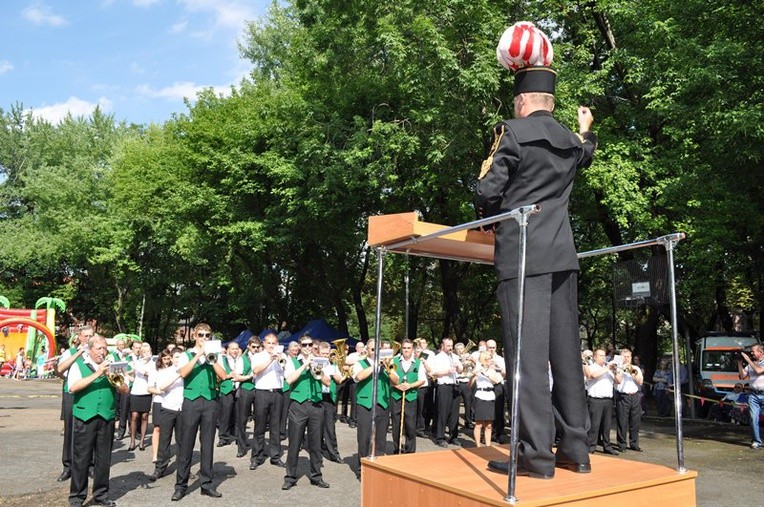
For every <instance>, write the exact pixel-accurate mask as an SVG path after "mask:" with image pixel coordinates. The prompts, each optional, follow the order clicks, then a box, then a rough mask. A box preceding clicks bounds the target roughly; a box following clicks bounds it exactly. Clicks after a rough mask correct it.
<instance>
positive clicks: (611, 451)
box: [602, 448, 618, 456]
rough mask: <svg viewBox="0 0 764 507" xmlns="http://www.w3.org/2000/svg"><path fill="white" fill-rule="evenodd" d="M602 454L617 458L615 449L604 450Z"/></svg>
mask: <svg viewBox="0 0 764 507" xmlns="http://www.w3.org/2000/svg"><path fill="white" fill-rule="evenodd" d="M602 452H604V453H605V454H610V455H611V456H618V451H616V450H615V449H611V448H607V449H604V450H603V451H602Z"/></svg>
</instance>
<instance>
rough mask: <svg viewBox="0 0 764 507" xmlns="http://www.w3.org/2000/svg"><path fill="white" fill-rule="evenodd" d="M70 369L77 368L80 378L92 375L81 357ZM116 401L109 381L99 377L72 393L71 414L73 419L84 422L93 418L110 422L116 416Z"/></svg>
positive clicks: (104, 377)
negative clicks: (96, 417)
mask: <svg viewBox="0 0 764 507" xmlns="http://www.w3.org/2000/svg"><path fill="white" fill-rule="evenodd" d="M72 368H79V369H80V373H81V374H82V378H85V377H89V376H90V375H92V374H93V370H91V369H90V368H88V365H87V364H85V360H84V359H82V356H80V357H78V358H77V361H75V362H74V364H73V365H72ZM116 399H117V397H116V395H115V391H114V388H113V387H112V386H111V384H109V379H107V378H106V376H105V375H101V376H100V377H98V378H97V379H96V380H94V381H93V382H91V383H90V385H89V386H87V387H86V388H85V389H82V390H81V391H77V392H76V393H74V405H73V406H72V413H73V414H74V417H76V418H77V419H80V420H81V421H85V422H87V421H89V420H91V419H92V418H94V417H95V416H101V417H103V418H104V419H105V420H107V421H110V420H112V419H114V416H115V415H116V414H117V404H116Z"/></svg>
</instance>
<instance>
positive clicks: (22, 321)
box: [0, 296, 66, 376]
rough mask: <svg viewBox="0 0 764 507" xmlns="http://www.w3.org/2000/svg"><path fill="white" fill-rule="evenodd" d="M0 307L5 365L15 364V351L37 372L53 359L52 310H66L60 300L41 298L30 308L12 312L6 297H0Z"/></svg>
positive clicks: (54, 347) (0, 338) (54, 321)
mask: <svg viewBox="0 0 764 507" xmlns="http://www.w3.org/2000/svg"><path fill="white" fill-rule="evenodd" d="M0 306H1V308H0V344H2V345H5V350H6V354H7V358H8V360H9V362H11V361H15V357H16V354H17V352H18V351H19V349H24V357H25V358H26V359H28V360H29V361H30V362H31V364H32V365H36V367H37V368H38V369H39V367H40V366H42V365H44V364H45V363H46V362H47V361H49V360H50V359H52V358H53V356H55V354H56V337H55V329H56V310H59V311H61V312H63V311H64V310H66V305H65V303H64V302H63V301H62V300H60V299H58V298H51V297H43V298H40V299H38V300H37V302H36V303H35V307H34V309H31V310H30V309H12V308H10V302H9V301H8V298H6V297H4V296H0ZM42 307H44V308H42ZM33 367H35V366H33ZM37 375H38V376H41V375H42V372H37Z"/></svg>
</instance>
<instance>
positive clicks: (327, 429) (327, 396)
mask: <svg viewBox="0 0 764 507" xmlns="http://www.w3.org/2000/svg"><path fill="white" fill-rule="evenodd" d="M331 353H332V346H331V344H330V343H329V342H319V344H318V354H319V356H320V357H323V358H324V359H329V358H330V357H331ZM323 374H324V375H326V376H327V377H329V385H325V384H324V385H322V386H321V397H322V400H321V405H322V407H323V411H324V421H323V427H324V432H323V438H322V444H321V450H322V451H323V452H324V453H326V455H327V458H328V459H329V461H333V462H334V463H342V458H341V457H340V451H339V449H338V448H337V432H336V430H335V416H336V415H337V390H338V387H339V385H340V383H341V382H342V375H340V373H339V370H337V366H336V365H334V364H331V363H329V364H327V365H326V366H324V367H323Z"/></svg>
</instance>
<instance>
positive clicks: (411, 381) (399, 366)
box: [390, 339, 427, 454]
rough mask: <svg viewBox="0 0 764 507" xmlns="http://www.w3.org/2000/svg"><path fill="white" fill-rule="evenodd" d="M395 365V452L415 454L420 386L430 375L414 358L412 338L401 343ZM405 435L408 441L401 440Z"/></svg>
mask: <svg viewBox="0 0 764 507" xmlns="http://www.w3.org/2000/svg"><path fill="white" fill-rule="evenodd" d="M393 364H394V365H395V368H396V370H395V372H396V375H397V380H396V381H395V382H393V386H392V387H393V390H392V394H391V396H390V398H391V404H392V406H391V412H392V417H393V444H394V450H393V453H395V454H398V452H402V453H413V452H416V436H417V435H416V430H417V428H416V426H417V398H418V396H419V387H420V386H421V385H423V384H424V383H425V382H426V381H427V375H426V374H425V369H424V366H423V365H422V362H421V361H420V360H419V359H417V358H416V357H414V344H413V342H412V341H411V340H409V339H405V340H403V341H402V342H401V355H400V356H398V357H396V358H395V359H394V360H393ZM401 425H403V427H401ZM401 436H405V443H404V442H401Z"/></svg>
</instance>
